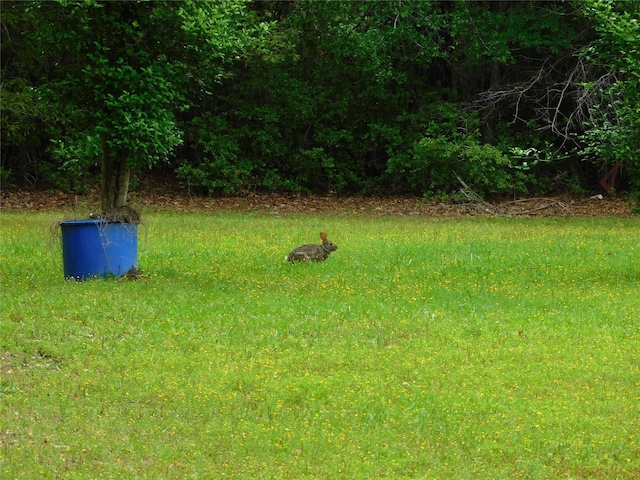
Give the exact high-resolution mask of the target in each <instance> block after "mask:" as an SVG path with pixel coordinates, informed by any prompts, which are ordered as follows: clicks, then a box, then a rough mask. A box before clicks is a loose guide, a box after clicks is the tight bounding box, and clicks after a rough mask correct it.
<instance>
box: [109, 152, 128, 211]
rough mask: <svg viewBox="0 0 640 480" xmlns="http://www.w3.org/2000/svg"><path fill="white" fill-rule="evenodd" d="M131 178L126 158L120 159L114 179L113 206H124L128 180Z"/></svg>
mask: <svg viewBox="0 0 640 480" xmlns="http://www.w3.org/2000/svg"><path fill="white" fill-rule="evenodd" d="M130 179H131V168H130V167H129V164H128V163H127V160H126V159H120V162H119V164H118V171H117V178H116V179H115V195H114V202H113V206H114V207H124V206H125V205H126V204H127V194H128V193H129V180H130Z"/></svg>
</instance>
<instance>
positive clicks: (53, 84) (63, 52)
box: [0, 0, 640, 210]
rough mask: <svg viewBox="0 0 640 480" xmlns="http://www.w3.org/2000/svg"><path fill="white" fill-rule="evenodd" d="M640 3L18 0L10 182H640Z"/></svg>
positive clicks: (224, 187) (7, 90)
mask: <svg viewBox="0 0 640 480" xmlns="http://www.w3.org/2000/svg"><path fill="white" fill-rule="evenodd" d="M639 5H640V4H638V3H637V2H634V1H626V0H622V1H616V2H614V1H612V0H582V1H580V2H563V1H527V2H522V1H507V0H503V1H497V2H496V1H456V2H449V1H431V2H425V1H410V0H405V1H402V2H351V1H344V2H341V1H335V2H334V1H332V2H318V1H310V0H296V1H291V2H280V1H259V2H258V1H256V2H251V1H247V0H230V1H226V2H210V1H195V0H192V1H184V2H171V1H166V2H162V1H142V0H141V1H130V2H107V1H97V0H88V1H82V2H75V1H59V2H25V1H6V2H2V7H1V8H2V29H1V30H2V86H1V94H2V152H1V153H2V164H1V166H0V174H1V179H2V183H3V185H6V184H8V183H9V184H11V183H12V184H15V185H18V186H28V187H45V186H55V187H57V188H62V189H66V190H81V189H83V188H87V186H89V185H91V184H92V183H93V182H94V179H95V178H97V177H98V176H100V177H101V178H102V183H101V186H102V195H103V202H102V203H103V208H104V209H105V210H106V209H108V208H110V207H113V206H121V205H124V204H125V203H126V198H127V192H128V188H129V184H130V182H131V181H132V179H134V180H136V181H138V180H139V179H141V178H145V177H149V176H153V175H154V174H159V173H162V174H163V175H165V176H166V175H167V174H169V175H171V176H172V177H173V178H174V181H175V182H176V184H179V185H181V186H182V188H185V189H187V190H189V191H190V192H191V193H196V194H229V193H237V192H240V191H245V190H285V191H291V192H299V191H319V192H325V191H336V192H375V191H379V192H394V193H409V194H417V195H437V196H441V197H443V198H451V197H452V196H455V192H457V191H458V188H459V181H458V177H460V178H463V179H464V180H465V182H466V183H467V184H468V185H470V186H471V187H472V188H473V189H474V190H475V191H477V192H478V193H479V194H481V195H485V196H491V195H494V196H495V195H497V196H500V195H527V194H535V193H541V192H549V191H558V190H563V191H567V190H568V191H572V192H574V193H578V192H583V191H586V190H591V189H597V188H599V187H598V179H599V178H600V177H601V176H603V175H604V173H606V171H608V170H609V169H610V168H611V167H613V166H614V165H616V164H618V163H621V164H622V175H621V176H620V177H619V178H620V179H621V181H622V183H620V184H619V187H621V188H628V189H630V190H632V191H638V190H640V155H639V153H638V144H639V143H640V133H639V132H640V113H639V112H638V109H637V105H638V104H639V103H640V98H639V92H640V86H639V85H640V84H639V80H638V79H639V78H640V59H639V55H640V54H639V53H638V52H639V50H638V47H637V46H638V45H640V26H639V17H640V7H639Z"/></svg>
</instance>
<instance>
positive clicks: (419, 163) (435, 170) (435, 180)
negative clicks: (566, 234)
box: [388, 135, 527, 196]
mask: <svg viewBox="0 0 640 480" xmlns="http://www.w3.org/2000/svg"><path fill="white" fill-rule="evenodd" d="M388 171H389V173H390V174H391V175H392V177H393V178H394V179H395V181H396V183H398V182H402V181H404V182H406V187H408V188H409V189H410V190H411V191H413V192H417V193H421V194H422V195H427V196H432V195H438V196H443V195H444V196H447V195H451V194H452V193H454V192H456V191H457V190H458V189H459V188H460V186H461V185H460V182H459V180H458V178H457V177H458V176H459V177H460V178H461V179H462V180H464V181H465V183H467V184H468V185H469V186H470V187H471V188H473V189H474V191H475V192H476V193H478V194H479V195H482V196H498V195H506V194H513V193H524V192H526V190H527V188H526V181H527V175H526V173H524V172H522V171H518V170H516V169H515V168H514V166H513V165H512V162H511V160H510V159H509V157H507V156H506V155H505V154H504V153H502V152H501V151H500V150H499V149H497V148H496V147H494V146H491V145H488V144H481V143H480V142H478V141H477V140H476V139H474V138H470V137H460V138H458V139H455V140H451V139H449V138H447V137H444V136H441V135H440V136H436V137H424V138H422V139H421V140H419V141H418V142H416V144H415V145H414V147H413V151H412V152H411V154H410V155H404V156H396V157H394V158H392V159H391V161H390V162H389V169H388Z"/></svg>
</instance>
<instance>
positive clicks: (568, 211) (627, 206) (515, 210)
mask: <svg viewBox="0 0 640 480" xmlns="http://www.w3.org/2000/svg"><path fill="white" fill-rule="evenodd" d="M99 204H100V195H99V192H98V191H97V190H92V191H90V192H88V193H86V194H83V195H75V194H65V193H61V192H54V191H37V190H17V191H3V192H1V193H0V210H1V211H64V212H66V213H67V214H70V213H73V214H81V215H85V216H88V215H89V214H90V213H92V212H95V211H97V210H98V209H99ZM129 204H130V205H133V206H134V207H135V208H136V209H137V210H138V211H141V212H145V211H147V212H148V211H163V210H165V211H166V210H168V211H177V212H194V211H231V212H263V213H270V214H273V215H287V214H304V213H307V214H327V215H357V216H383V215H423V216H428V217H465V216H496V215H500V216H592V217H600V216H619V217H626V216H630V215H631V209H632V208H633V203H632V202H631V201H629V200H628V199H627V198H626V197H615V198H611V197H608V196H606V194H604V195H603V196H602V197H601V198H599V197H595V198H590V197H584V198H579V197H566V196H562V197H560V196H559V197H547V198H524V199H511V200H508V201H502V202H481V203H480V202H473V201H469V202H467V203H459V204H456V203H448V202H437V201H434V200H424V199H422V198H419V197H398V196H391V197H379V196H378V197H374V196H340V195H324V196H323V195H283V194H275V193H271V194H247V195H243V196H232V197H193V196H189V195H185V194H181V193H178V192H174V191H171V190H170V189H162V188H156V189H154V190H152V191H149V192H145V193H137V192H133V193H132V194H131V197H130V200H129Z"/></svg>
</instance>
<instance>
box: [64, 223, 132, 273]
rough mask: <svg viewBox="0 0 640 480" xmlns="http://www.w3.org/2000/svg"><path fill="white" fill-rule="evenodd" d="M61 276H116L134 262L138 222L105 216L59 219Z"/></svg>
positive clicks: (128, 268)
mask: <svg viewBox="0 0 640 480" xmlns="http://www.w3.org/2000/svg"><path fill="white" fill-rule="evenodd" d="M60 228H61V229H62V262H63V265H64V277H65V278H71V277H73V278H75V279H76V280H84V279H86V278H90V277H107V276H111V275H112V276H114V277H120V276H122V275H124V274H126V273H127V272H128V271H129V270H130V269H132V268H137V265H138V226H137V225H132V224H128V223H121V222H112V221H107V220H70V221H65V222H62V223H60Z"/></svg>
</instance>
